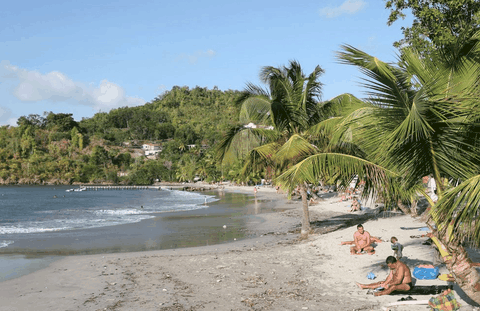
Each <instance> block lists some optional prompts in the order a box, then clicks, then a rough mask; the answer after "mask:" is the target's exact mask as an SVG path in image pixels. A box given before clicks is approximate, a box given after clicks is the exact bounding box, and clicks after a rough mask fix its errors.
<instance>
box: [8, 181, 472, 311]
mask: <svg viewBox="0 0 480 311" xmlns="http://www.w3.org/2000/svg"><path fill="white" fill-rule="evenodd" d="M225 191H233V192H235V191H243V192H247V193H252V194H253V187H229V186H226V187H225ZM257 197H258V199H268V198H276V199H277V200H278V198H281V200H279V201H278V206H279V208H281V209H282V210H283V209H285V208H288V209H287V210H285V211H283V212H278V213H270V214H264V215H262V217H264V218H265V220H266V221H265V222H262V223H260V224H257V225H256V227H255V228H251V230H253V231H256V232H257V233H259V237H258V238H255V239H249V240H242V241H232V242H231V243H224V244H219V245H211V246H203V247H194V248H182V249H175V250H158V251H148V252H130V253H112V254H99V255H84V256H68V257H65V258H63V259H61V260H59V261H56V262H54V263H52V264H50V266H49V267H47V268H45V269H42V270H39V271H36V272H34V273H31V274H28V275H25V276H22V277H20V278H16V279H12V280H8V281H5V282H2V283H0V301H1V304H0V310H384V309H383V307H384V306H386V305H387V304H389V303H392V302H396V301H397V300H398V299H400V298H402V297H404V296H401V295H400V296H399V295H396V296H382V297H374V296H372V295H367V294H366V292H367V291H366V290H360V289H359V288H358V287H357V286H356V285H355V282H360V283H369V282H372V281H371V280H368V279H367V274H368V273H369V272H373V273H374V274H375V275H376V276H377V279H376V280H375V281H377V280H383V279H385V278H386V276H387V273H388V271H387V270H388V268H387V267H386V266H385V265H384V263H385V258H386V257H387V256H389V255H392V254H393V251H392V250H391V248H390V243H389V242H382V243H379V244H378V245H377V246H376V253H375V254H374V255H371V256H370V255H362V256H353V255H350V252H349V246H347V245H340V242H341V241H348V240H352V239H353V233H354V232H355V231H356V224H357V223H359V222H363V224H364V227H365V230H367V231H369V232H370V233H371V235H373V236H377V237H381V239H382V240H388V239H389V238H390V237H391V236H396V237H397V238H398V240H399V242H400V243H401V244H403V245H404V247H405V248H404V251H403V255H404V262H406V263H407V265H408V266H409V267H410V268H411V269H412V270H413V267H414V266H416V265H419V264H431V263H432V260H433V249H432V248H431V247H430V246H427V245H422V242H424V241H425V240H426V238H419V239H412V238H410V236H411V235H418V234H421V233H422V232H420V231H418V228H420V227H423V226H424V224H423V223H421V222H420V221H419V220H416V219H414V218H412V217H410V216H408V215H403V216H395V217H386V218H383V217H377V218H376V219H370V220H367V221H365V219H367V218H372V215H371V214H370V215H366V216H365V215H364V213H363V212H356V213H348V212H347V211H348V210H349V205H350V202H338V198H335V197H333V198H329V199H325V200H323V201H320V203H319V204H316V205H313V206H311V207H310V210H311V218H312V221H313V224H314V233H313V234H312V235H310V237H309V238H308V239H307V240H303V241H300V240H298V232H299V228H300V223H301V202H300V201H298V200H297V201H295V200H294V201H287V200H285V198H284V195H281V194H276V193H275V189H273V188H267V187H261V188H260V189H259V191H258V194H257ZM402 228H403V229H402ZM221 229H222V224H219V230H221ZM332 230H335V231H332ZM472 256H473V257H474V259H475V260H479V259H480V258H479V256H478V253H472ZM441 272H442V273H446V272H447V271H446V270H445V268H444V267H442V270H441ZM417 284H418V285H430V284H447V283H446V282H442V281H440V280H433V281H426V280H420V281H418V283H417ZM454 289H455V296H456V298H457V300H458V301H459V302H460V304H461V305H462V308H461V309H460V310H475V309H474V307H473V306H472V305H470V304H469V303H468V302H469V301H468V297H465V295H463V294H462V293H461V290H459V288H458V286H457V287H455V288H454ZM430 297H431V295H428V296H415V297H414V298H416V299H417V300H428V299H429V298H430ZM427 309H428V308H427V306H426V305H420V306H412V305H407V306H396V307H391V309H390V310H413V311H415V310H427Z"/></svg>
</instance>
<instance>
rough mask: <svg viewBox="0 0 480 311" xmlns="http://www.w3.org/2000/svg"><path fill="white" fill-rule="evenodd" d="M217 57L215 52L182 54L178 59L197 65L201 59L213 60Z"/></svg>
mask: <svg viewBox="0 0 480 311" xmlns="http://www.w3.org/2000/svg"><path fill="white" fill-rule="evenodd" d="M215 55H217V52H215V51H214V50H206V51H196V52H195V53H193V54H186V53H182V54H180V55H179V56H178V57H177V59H176V60H177V61H182V60H187V61H188V62H189V63H190V64H196V63H197V62H198V60H199V59H200V58H213V57H215Z"/></svg>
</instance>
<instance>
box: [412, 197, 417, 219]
mask: <svg viewBox="0 0 480 311" xmlns="http://www.w3.org/2000/svg"><path fill="white" fill-rule="evenodd" d="M410 213H411V214H412V216H414V217H416V216H418V214H417V200H412V203H411V205H410Z"/></svg>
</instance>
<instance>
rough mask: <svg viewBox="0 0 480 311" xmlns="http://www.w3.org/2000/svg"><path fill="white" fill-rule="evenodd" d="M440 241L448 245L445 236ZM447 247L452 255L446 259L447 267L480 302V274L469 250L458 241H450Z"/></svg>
mask: <svg viewBox="0 0 480 311" xmlns="http://www.w3.org/2000/svg"><path fill="white" fill-rule="evenodd" d="M437 238H438V237H437ZM439 240H440V239H439ZM440 241H441V243H442V244H443V245H447V243H445V238H443V239H441V240H440ZM446 248H447V250H448V252H449V253H450V255H451V256H452V258H451V259H450V260H446V261H445V264H446V266H447V269H448V270H449V271H450V273H451V274H452V275H453V277H454V278H455V282H457V284H458V286H460V288H461V289H462V290H463V291H464V292H465V294H467V295H468V297H470V298H471V299H472V300H473V301H475V302H476V303H478V304H480V275H479V273H478V271H477V270H476V269H475V266H473V265H472V260H471V259H470V258H469V257H468V253H467V251H466V250H465V248H464V247H463V246H461V245H460V244H459V243H458V242H456V241H452V242H450V243H449V244H448V246H447V247H446Z"/></svg>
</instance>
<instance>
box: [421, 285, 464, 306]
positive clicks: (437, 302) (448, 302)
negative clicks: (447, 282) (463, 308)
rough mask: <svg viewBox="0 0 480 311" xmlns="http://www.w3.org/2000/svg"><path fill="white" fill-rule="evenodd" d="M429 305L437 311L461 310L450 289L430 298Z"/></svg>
mask: <svg viewBox="0 0 480 311" xmlns="http://www.w3.org/2000/svg"><path fill="white" fill-rule="evenodd" d="M428 305H429V306H430V307H432V309H433V310H435V311H455V310H458V309H460V304H459V303H458V302H457V299H455V296H454V295H453V293H452V291H451V290H450V289H449V290H446V291H445V292H444V293H442V294H441V295H438V296H437V297H432V298H430V300H429V301H428Z"/></svg>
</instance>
